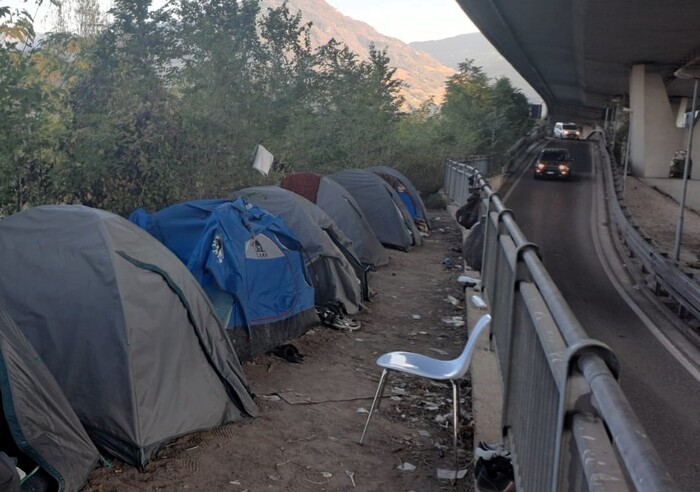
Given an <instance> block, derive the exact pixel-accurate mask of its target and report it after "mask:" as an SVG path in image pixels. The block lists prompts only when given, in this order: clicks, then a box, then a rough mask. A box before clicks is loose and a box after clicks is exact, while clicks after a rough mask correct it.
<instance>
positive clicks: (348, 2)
mask: <svg viewBox="0 0 700 492" xmlns="http://www.w3.org/2000/svg"><path fill="white" fill-rule="evenodd" d="M326 2H328V3H329V4H331V5H332V6H334V7H335V8H336V9H338V10H339V11H340V12H342V13H343V14H345V15H347V16H348V17H352V18H353V19H357V20H361V21H363V22H366V23H367V24H369V25H370V26H372V27H373V28H375V29H376V30H377V31H379V32H380V33H382V34H385V35H387V36H391V37H394V38H398V39H400V40H401V41H403V42H405V43H411V42H413V41H429V40H433V39H444V38H449V37H452V36H457V35H458V34H466V33H470V32H477V31H478V29H477V28H476V26H474V24H473V23H472V22H471V20H469V17H467V14H465V13H464V11H463V10H462V8H461V7H460V6H459V5H458V4H457V1H456V0H326Z"/></svg>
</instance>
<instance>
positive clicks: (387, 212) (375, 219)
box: [328, 169, 423, 251]
mask: <svg viewBox="0 0 700 492" xmlns="http://www.w3.org/2000/svg"><path fill="white" fill-rule="evenodd" d="M328 178H329V179H332V180H333V181H335V182H336V183H338V184H339V185H341V186H342V187H343V188H345V189H346V190H347V191H348V192H349V193H350V194H351V195H352V196H353V197H354V198H355V200H356V201H357V203H358V204H359V205H360V207H361V208H362V212H363V213H364V214H365V217H367V221H368V222H369V224H370V225H371V226H372V229H373V230H374V232H375V234H376V235H377V237H378V238H379V240H380V241H381V242H382V244H384V245H385V246H387V247H390V248H396V249H400V250H402V251H408V250H409V249H410V248H411V246H414V245H420V244H422V243H423V241H422V238H421V235H420V232H419V231H418V229H417V228H416V226H415V225H414V223H413V218H412V217H411V216H410V214H409V212H408V210H406V207H405V205H404V204H403V202H402V201H401V198H399V196H398V194H397V193H396V191H394V189H393V188H392V187H391V186H390V185H389V184H388V183H387V182H386V181H384V180H383V179H382V178H380V177H379V176H377V175H376V174H374V173H373V172H370V171H366V170H364V169H345V170H342V171H338V172H335V173H333V174H330V175H328Z"/></svg>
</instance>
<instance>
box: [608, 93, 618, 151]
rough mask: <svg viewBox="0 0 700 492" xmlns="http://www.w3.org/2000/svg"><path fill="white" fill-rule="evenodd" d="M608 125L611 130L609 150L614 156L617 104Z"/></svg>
mask: <svg viewBox="0 0 700 492" xmlns="http://www.w3.org/2000/svg"><path fill="white" fill-rule="evenodd" d="M610 123H611V130H612V147H611V148H610V150H611V151H612V154H613V155H615V138H617V104H616V105H615V108H614V109H613V112H612V114H611V115H610Z"/></svg>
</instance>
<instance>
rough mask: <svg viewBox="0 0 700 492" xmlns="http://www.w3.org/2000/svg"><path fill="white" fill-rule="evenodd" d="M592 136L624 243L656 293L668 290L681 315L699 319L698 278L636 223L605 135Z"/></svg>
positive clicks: (598, 133) (622, 177) (699, 286)
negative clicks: (649, 274) (628, 207)
mask: <svg viewBox="0 0 700 492" xmlns="http://www.w3.org/2000/svg"><path fill="white" fill-rule="evenodd" d="M589 139H590V140H593V141H595V142H596V144H597V149H598V154H599V157H600V159H601V161H602V162H603V168H604V169H603V171H604V173H605V177H606V179H605V183H606V187H607V189H606V194H607V195H608V196H609V197H617V199H616V200H609V206H610V212H611V215H612V218H613V220H614V222H615V225H616V226H617V230H618V233H619V235H620V239H621V240H622V241H623V242H624V243H625V245H626V246H627V248H628V249H629V251H630V253H631V254H632V255H633V256H635V257H637V258H639V260H640V261H641V262H642V264H643V266H644V268H645V270H646V271H647V272H651V273H652V274H653V275H654V280H655V282H656V288H655V293H656V294H660V293H662V292H663V293H668V295H669V296H671V297H672V298H673V299H674V300H675V301H676V303H677V304H678V306H679V307H680V309H679V313H678V314H681V315H682V314H684V313H683V310H685V311H686V312H688V313H690V314H692V315H693V316H694V317H695V318H696V319H698V320H700V283H698V279H697V278H696V277H694V275H693V274H692V273H691V272H690V271H688V270H687V269H685V268H684V267H683V265H676V264H675V262H674V261H672V260H671V259H670V258H669V257H668V254H666V253H664V252H661V251H659V249H658V247H657V246H656V244H655V243H654V241H653V240H652V239H651V238H650V237H649V236H647V235H646V234H644V233H643V232H642V231H641V230H640V229H639V226H638V225H637V224H635V223H634V220H633V219H632V216H631V214H630V213H629V211H628V210H627V207H626V206H625V204H624V200H623V199H622V196H623V195H622V181H623V179H624V176H622V174H623V173H622V172H620V171H619V169H618V166H617V165H615V164H616V163H615V157H614V156H612V155H611V154H610V153H609V152H608V150H607V148H606V142H605V136H604V135H603V133H602V132H600V131H598V132H594V133H593V134H592V135H591V136H589Z"/></svg>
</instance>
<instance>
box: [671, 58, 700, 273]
mask: <svg viewBox="0 0 700 492" xmlns="http://www.w3.org/2000/svg"><path fill="white" fill-rule="evenodd" d="M674 75H675V76H676V77H678V78H679V79H693V104H692V105H691V106H690V114H691V116H692V118H690V130H689V131H688V148H687V150H686V152H685V164H684V166H683V192H682V193H681V203H680V207H679V209H678V223H677V224H676V241H675V246H674V248H673V261H674V262H675V263H676V265H677V264H678V262H679V260H680V256H681V236H682V235H683V212H684V211H685V199H686V195H687V193H688V174H689V167H690V161H691V159H690V153H691V152H692V150H693V130H694V129H695V102H696V101H697V97H698V79H700V67H698V68H694V69H688V68H681V69H678V70H676V72H675V73H674Z"/></svg>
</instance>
